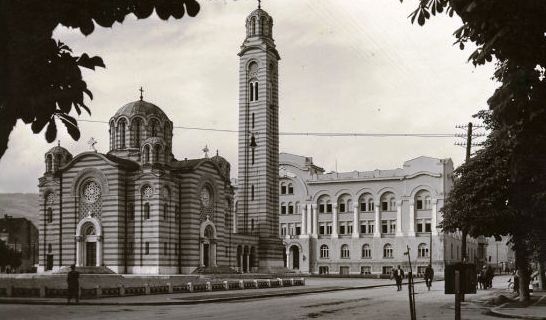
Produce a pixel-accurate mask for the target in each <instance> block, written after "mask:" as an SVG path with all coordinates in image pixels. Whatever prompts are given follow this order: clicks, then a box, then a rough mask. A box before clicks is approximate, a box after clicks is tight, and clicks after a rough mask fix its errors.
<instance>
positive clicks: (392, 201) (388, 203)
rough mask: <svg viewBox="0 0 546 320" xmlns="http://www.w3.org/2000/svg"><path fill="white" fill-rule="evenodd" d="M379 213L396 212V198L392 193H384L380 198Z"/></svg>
mask: <svg viewBox="0 0 546 320" xmlns="http://www.w3.org/2000/svg"><path fill="white" fill-rule="evenodd" d="M381 211H396V197H395V196H394V194H393V193H392V192H385V193H384V194H383V195H382V196H381Z"/></svg>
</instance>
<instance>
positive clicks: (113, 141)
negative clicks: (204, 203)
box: [110, 120, 116, 149]
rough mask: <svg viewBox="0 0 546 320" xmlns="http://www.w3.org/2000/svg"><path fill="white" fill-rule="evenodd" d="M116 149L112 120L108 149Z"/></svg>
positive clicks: (112, 122)
mask: <svg viewBox="0 0 546 320" xmlns="http://www.w3.org/2000/svg"><path fill="white" fill-rule="evenodd" d="M115 148H116V125H115V124H114V120H112V121H111V122H110V149H115Z"/></svg>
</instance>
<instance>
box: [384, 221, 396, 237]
mask: <svg viewBox="0 0 546 320" xmlns="http://www.w3.org/2000/svg"><path fill="white" fill-rule="evenodd" d="M395 232H396V220H382V221H381V233H387V234H392V233H395Z"/></svg>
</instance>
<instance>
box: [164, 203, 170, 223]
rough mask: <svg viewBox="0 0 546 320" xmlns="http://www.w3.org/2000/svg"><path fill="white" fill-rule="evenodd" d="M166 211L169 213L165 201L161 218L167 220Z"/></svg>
mask: <svg viewBox="0 0 546 320" xmlns="http://www.w3.org/2000/svg"><path fill="white" fill-rule="evenodd" d="M168 213H169V205H168V204H166V203H165V204H164V205H163V220H167V215H168Z"/></svg>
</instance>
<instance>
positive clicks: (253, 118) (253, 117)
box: [252, 112, 255, 129]
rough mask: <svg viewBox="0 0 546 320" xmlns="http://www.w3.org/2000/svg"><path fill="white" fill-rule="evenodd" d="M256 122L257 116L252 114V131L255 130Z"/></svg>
mask: <svg viewBox="0 0 546 320" xmlns="http://www.w3.org/2000/svg"><path fill="white" fill-rule="evenodd" d="M254 120H255V116H254V112H252V129H254Z"/></svg>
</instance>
